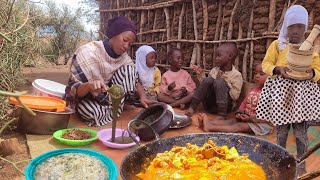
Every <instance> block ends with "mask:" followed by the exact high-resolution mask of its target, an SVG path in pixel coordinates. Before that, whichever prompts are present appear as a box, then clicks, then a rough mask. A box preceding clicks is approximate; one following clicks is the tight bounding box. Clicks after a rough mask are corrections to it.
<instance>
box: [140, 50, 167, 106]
mask: <svg viewBox="0 0 320 180" xmlns="http://www.w3.org/2000/svg"><path fill="white" fill-rule="evenodd" d="M156 58H157V54H156V51H155V50H154V49H153V48H152V47H151V46H147V45H143V46H141V47H140V48H139V49H138V50H137V51H136V67H137V71H138V74H139V79H140V80H141V83H142V85H143V87H144V88H145V90H146V93H147V94H146V96H147V98H148V99H152V100H156V99H157V94H158V93H159V91H160V90H159V87H160V82H161V72H160V70H159V69H158V68H157V67H155V64H156Z"/></svg>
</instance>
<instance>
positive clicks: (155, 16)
mask: <svg viewBox="0 0 320 180" xmlns="http://www.w3.org/2000/svg"><path fill="white" fill-rule="evenodd" d="M157 14H158V13H157V10H155V11H154V20H153V26H152V29H153V30H155V29H156V25H157ZM166 30H167V29H166ZM152 42H154V34H152Z"/></svg>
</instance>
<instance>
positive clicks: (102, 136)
mask: <svg viewBox="0 0 320 180" xmlns="http://www.w3.org/2000/svg"><path fill="white" fill-rule="evenodd" d="M123 131H124V129H119V128H116V133H115V136H116V137H119V136H122V134H123V136H126V137H130V136H129V133H128V132H125V133H123ZM111 136H112V128H108V129H102V130H100V131H98V138H99V140H100V141H101V142H102V143H103V144H104V145H105V146H107V147H110V148H114V149H126V148H129V147H132V146H134V145H136V143H135V142H132V143H128V144H118V143H113V142H111V141H110V139H111ZM135 138H136V140H137V141H138V142H139V141H140V138H139V136H136V135H135Z"/></svg>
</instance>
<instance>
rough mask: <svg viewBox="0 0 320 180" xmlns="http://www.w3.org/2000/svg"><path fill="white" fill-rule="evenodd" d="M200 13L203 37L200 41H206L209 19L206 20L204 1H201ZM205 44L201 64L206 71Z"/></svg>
mask: <svg viewBox="0 0 320 180" xmlns="http://www.w3.org/2000/svg"><path fill="white" fill-rule="evenodd" d="M202 11H203V35H202V40H204V41H205V40H207V34H208V25H209V20H208V19H209V18H208V3H207V1H206V0H202ZM205 50H206V44H202V63H203V68H204V69H206V66H207V61H206V53H205Z"/></svg>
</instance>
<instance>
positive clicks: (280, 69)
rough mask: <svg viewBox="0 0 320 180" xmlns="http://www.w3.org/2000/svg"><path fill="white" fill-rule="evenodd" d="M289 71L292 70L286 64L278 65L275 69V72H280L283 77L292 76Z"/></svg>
mask: <svg viewBox="0 0 320 180" xmlns="http://www.w3.org/2000/svg"><path fill="white" fill-rule="evenodd" d="M287 71H289V72H290V71H291V70H290V69H289V68H288V67H286V66H277V67H276V68H274V70H273V72H274V74H278V75H280V76H281V77H283V78H290V76H289V75H288V74H287Z"/></svg>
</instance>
